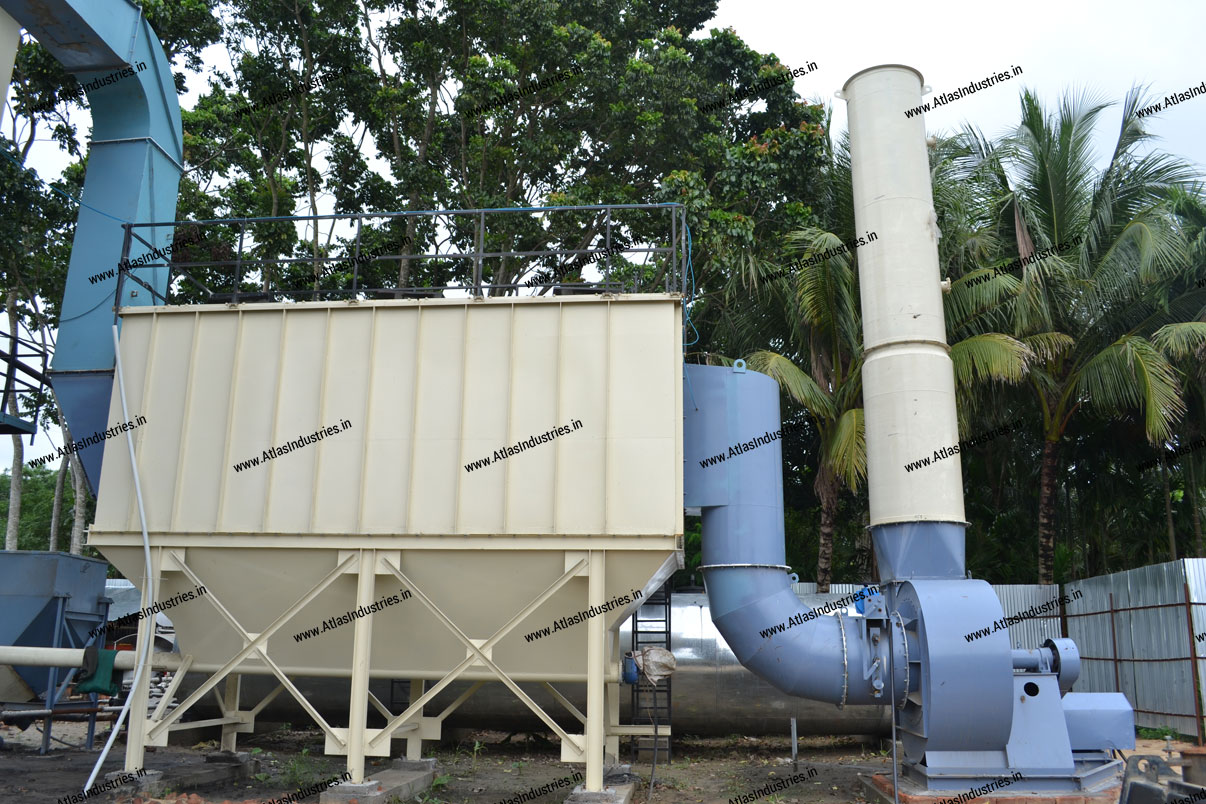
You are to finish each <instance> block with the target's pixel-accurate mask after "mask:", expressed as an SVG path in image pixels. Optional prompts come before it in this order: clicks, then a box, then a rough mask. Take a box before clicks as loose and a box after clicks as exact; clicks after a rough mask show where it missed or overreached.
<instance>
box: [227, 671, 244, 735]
mask: <svg viewBox="0 0 1206 804" xmlns="http://www.w3.org/2000/svg"><path fill="white" fill-rule="evenodd" d="M242 681H243V677H242V676H241V675H239V674H238V673H231V674H230V675H228V676H227V677H226V689H225V695H223V696H222V716H223V717H227V716H229V715H233V714H235V713H237V712H238V711H239V692H240V689H241V688H242ZM238 727H239V724H238V723H223V724H222V750H223V751H232V752H233V751H234V750H235V745H236V743H237V741H238V739H239V734H238V732H237V731H235V729H237V728H238Z"/></svg>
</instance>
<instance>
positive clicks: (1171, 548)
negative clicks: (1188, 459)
mask: <svg viewBox="0 0 1206 804" xmlns="http://www.w3.org/2000/svg"><path fill="white" fill-rule="evenodd" d="M1160 487H1161V488H1162V489H1164V518H1165V519H1166V520H1167V522H1168V560H1169V561H1176V560H1177V532H1176V531H1175V530H1174V529H1173V515H1172V492H1171V491H1170V490H1169V488H1168V464H1167V463H1166V462H1165V461H1164V460H1163V459H1162V460H1161V461H1160Z"/></svg>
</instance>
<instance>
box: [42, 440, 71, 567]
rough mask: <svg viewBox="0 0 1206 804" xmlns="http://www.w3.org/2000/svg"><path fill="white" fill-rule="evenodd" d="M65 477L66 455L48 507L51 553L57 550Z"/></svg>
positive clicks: (60, 465)
mask: <svg viewBox="0 0 1206 804" xmlns="http://www.w3.org/2000/svg"><path fill="white" fill-rule="evenodd" d="M66 479H67V456H66V455H64V456H63V460H62V462H61V463H60V464H59V474H58V476H57V477H56V478H55V479H54V504H53V505H52V506H51V507H50V546H49V547H48V548H47V549H49V550H50V552H52V553H56V552H58V550H59V521H60V520H61V519H62V518H63V486H64V485H65V483H64V481H65V480H66Z"/></svg>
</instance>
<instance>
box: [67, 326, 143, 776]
mask: <svg viewBox="0 0 1206 804" xmlns="http://www.w3.org/2000/svg"><path fill="white" fill-rule="evenodd" d="M113 355H114V360H115V361H116V366H117V390H118V395H119V396H120V397H121V415H122V418H123V419H124V420H125V421H129V420H130V410H129V408H128V407H127V406H126V382H125V377H124V376H123V375H122V372H121V343H120V341H119V340H118V337H117V323H116V322H114V324H113ZM126 446H127V447H129V449H130V471H131V472H132V473H133V475H134V498H135V499H136V500H137V501H138V522H139V525H140V526H141V527H142V554H143V558H144V559H145V561H146V567H145V569H146V575H145V576H144V579H145V583H144V586H143V590H142V591H143V594H142V608H144V609H145V608H147V607H148V606H150V605H151V603H152V600H151V597H152V596H153V593H154V589H155V579H154V572H153V570H152V569H151V538H150V536H148V535H147V512H146V509H144V508H143V505H142V484H141V483H140V482H139V480H138V461H137V460H136V458H135V456H134V434H133V431H132V430H127V431H126ZM144 625H145V624H144ZM149 633H150V635H151V638H150V639H146V640H143V643H145V644H142V643H140V644H139V645H138V666H137V669H135V671H134V680H133V681H132V682H131V683H130V694H129V695H128V696H127V697H126V703H125V705H124V706H122V708H121V714H120V715H118V716H117V722H116V723H114V724H113V730H112V731H110V732H109V739H108V740H106V741H105V747H104V748H103V749H102V750H101V753H100V756H99V757H97V759H96V764H95V765H93V766H92V773H91V774H89V775H88V781H87V782H85V783H84V789H83V792H87V791H88V789H89V788H90V787H92V784H93V782H95V781H96V775H97V774H98V773H100V769H101V766H102V765H104V764H105V759H106V758H107V757H108V756H109V749H110V748H112V747H113V742H114V741H115V740H116V739H117V734H118V732H120V731H121V724H122V723H124V722H125V719H126V715H128V714H130V704H131V703H133V701H134V699H135V698H136V697H138V684H139V682H140V681H142V677H143V676H144V675H145V674H146V671H147V667H148V663H149V660H150V657H151V645H152V643H153V642H154V641H155V621H154V620H152V621H151V625H150V631H149ZM140 716H141V717H146V715H145V713H143V714H142V715H140Z"/></svg>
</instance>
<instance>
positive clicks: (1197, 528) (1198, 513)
mask: <svg viewBox="0 0 1206 804" xmlns="http://www.w3.org/2000/svg"><path fill="white" fill-rule="evenodd" d="M1193 457H1194V456H1192V455H1186V456H1185V460H1186V462H1187V463H1188V464H1189V477H1188V480H1189V488H1187V489H1186V490H1185V491H1186V495H1185V496H1186V497H1188V498H1189V511H1190V513H1191V514H1192V516H1193V545H1194V554H1195V555H1196V556H1197V557H1198V558H1201V557H1202V510H1201V506H1200V505H1199V502H1198V471H1197V466H1196V465H1195V463H1194V459H1193Z"/></svg>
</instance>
